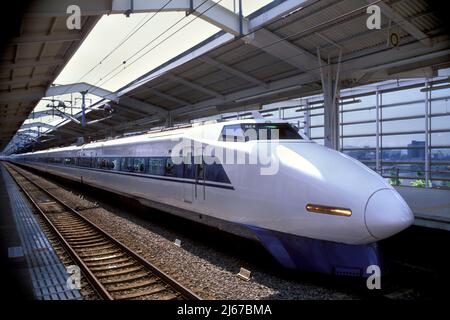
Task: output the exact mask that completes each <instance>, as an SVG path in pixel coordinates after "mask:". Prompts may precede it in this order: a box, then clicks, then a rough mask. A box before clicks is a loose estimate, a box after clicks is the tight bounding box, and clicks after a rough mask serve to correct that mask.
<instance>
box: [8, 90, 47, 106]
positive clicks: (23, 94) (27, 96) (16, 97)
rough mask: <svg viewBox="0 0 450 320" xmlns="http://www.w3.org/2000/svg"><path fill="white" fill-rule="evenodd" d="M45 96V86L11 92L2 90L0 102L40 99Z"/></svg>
mask: <svg viewBox="0 0 450 320" xmlns="http://www.w3.org/2000/svg"><path fill="white" fill-rule="evenodd" d="M44 96H45V88H39V87H38V88H33V89H28V90H26V89H24V90H14V91H12V92H2V93H0V101H1V102H2V103H9V102H25V101H33V100H40V99H41V98H42V97H44Z"/></svg>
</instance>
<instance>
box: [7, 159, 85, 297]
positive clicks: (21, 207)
mask: <svg viewBox="0 0 450 320" xmlns="http://www.w3.org/2000/svg"><path fill="white" fill-rule="evenodd" d="M0 199H1V204H0V222H1V231H2V232H1V235H0V237H1V242H0V245H1V261H2V270H7V272H8V276H9V277H10V278H8V290H7V292H11V296H7V297H6V298H28V299H38V300H74V299H77V300H78V299H82V296H81V294H80V292H79V290H76V289H69V288H68V287H67V279H68V277H69V275H68V273H67V272H66V267H65V266H64V264H63V263H62V262H61V260H60V259H59V257H58V255H57V254H56V252H55V251H54V249H53V247H52V246H51V244H50V242H49V241H48V239H47V237H46V236H45V234H44V232H43V231H42V229H41V227H40V225H39V223H38V221H37V220H36V217H35V214H34V213H33V211H32V210H31V208H30V205H29V203H28V202H27V200H26V199H25V198H24V196H23V194H22V193H21V192H20V190H19V187H18V186H17V185H16V183H15V182H14V180H13V179H12V177H11V176H10V175H9V173H8V172H7V171H6V169H5V168H4V167H3V166H2V165H0ZM3 267H5V268H6V269H4V268H3Z"/></svg>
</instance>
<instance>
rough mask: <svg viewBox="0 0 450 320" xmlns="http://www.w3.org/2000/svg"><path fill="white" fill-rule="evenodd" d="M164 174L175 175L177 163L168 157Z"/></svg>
mask: <svg viewBox="0 0 450 320" xmlns="http://www.w3.org/2000/svg"><path fill="white" fill-rule="evenodd" d="M164 175H165V176H174V175H175V165H174V164H173V162H172V159H170V158H168V159H167V161H166V165H165V166H164Z"/></svg>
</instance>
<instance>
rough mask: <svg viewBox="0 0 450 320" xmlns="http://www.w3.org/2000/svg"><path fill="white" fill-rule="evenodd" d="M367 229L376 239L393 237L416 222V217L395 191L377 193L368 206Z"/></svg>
mask: <svg viewBox="0 0 450 320" xmlns="http://www.w3.org/2000/svg"><path fill="white" fill-rule="evenodd" d="M365 217H366V227H367V229H368V230H369V232H370V233H371V234H372V236H374V237H375V238H376V239H384V238H387V237H389V236H392V235H394V234H396V233H398V232H400V231H402V230H404V229H406V228H408V227H409V226H410V225H411V224H412V223H413V222H414V215H413V213H412V212H411V209H410V208H409V207H408V205H407V204H406V202H405V200H403V198H402V197H401V196H400V195H399V194H398V193H397V192H396V191H394V190H391V189H381V190H378V191H377V192H375V193H374V194H373V195H372V196H371V197H370V198H369V200H368V202H367V205H366V212H365Z"/></svg>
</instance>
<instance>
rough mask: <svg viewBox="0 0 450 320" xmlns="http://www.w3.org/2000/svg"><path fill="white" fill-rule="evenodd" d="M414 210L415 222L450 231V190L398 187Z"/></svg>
mask: <svg viewBox="0 0 450 320" xmlns="http://www.w3.org/2000/svg"><path fill="white" fill-rule="evenodd" d="M396 189H397V191H398V192H399V193H400V195H401V196H402V197H403V198H404V199H405V201H406V202H407V203H408V205H409V207H410V208H411V210H412V211H413V212H414V216H415V221H414V224H415V225H418V226H422V227H428V228H436V229H442V230H447V231H450V190H442V189H425V188H414V187H396Z"/></svg>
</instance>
